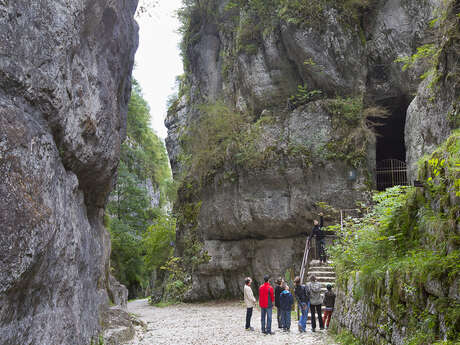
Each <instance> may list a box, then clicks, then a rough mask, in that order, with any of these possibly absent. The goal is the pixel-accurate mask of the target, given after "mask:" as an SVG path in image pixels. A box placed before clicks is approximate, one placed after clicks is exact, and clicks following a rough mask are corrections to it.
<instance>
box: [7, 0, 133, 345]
mask: <svg viewBox="0 0 460 345" xmlns="http://www.w3.org/2000/svg"><path fill="white" fill-rule="evenodd" d="M136 5H137V1H136V0H129V1H123V2H111V1H105V0H100V1H86V0H81V1H73V2H71V3H69V2H67V1H22V0H19V1H13V2H12V1H6V2H0V32H1V33H2V40H1V42H0V52H1V54H0V76H1V77H0V104H1V107H0V113H1V115H0V133H1V137H0V179H1V181H2V183H1V185H0V224H1V231H0V251H1V253H2V254H1V255H0V266H1V267H2V269H1V272H0V343H2V344H11V345H13V344H87V343H89V341H90V338H91V337H92V336H95V335H96V334H97V332H98V330H99V327H100V326H99V324H100V322H99V321H100V320H99V317H100V312H101V310H102V309H103V308H104V307H105V306H107V304H108V296H107V289H108V290H110V289H111V288H110V279H109V269H108V268H109V267H108V259H109V252H110V240H109V238H108V234H107V232H106V230H105V229H104V226H103V223H102V221H103V214H104V207H105V203H106V199H107V195H108V193H109V191H110V190H111V187H112V183H113V178H114V174H115V171H116V168H117V165H118V159H119V150H120V143H121V141H122V140H123V138H124V136H125V120H126V119H125V117H126V111H127V102H128V99H129V94H130V85H131V83H130V75H131V69H132V66H133V59H134V52H135V50H136V47H137V25H136V23H135V22H134V20H133V16H134V11H135V9H136ZM112 295H113V298H115V296H117V293H116V292H115V291H113V293H112Z"/></svg>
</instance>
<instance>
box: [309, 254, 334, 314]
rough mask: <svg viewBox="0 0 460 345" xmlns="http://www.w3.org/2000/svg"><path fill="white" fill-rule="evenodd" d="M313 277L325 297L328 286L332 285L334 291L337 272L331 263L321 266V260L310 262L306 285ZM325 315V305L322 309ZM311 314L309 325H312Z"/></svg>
mask: <svg viewBox="0 0 460 345" xmlns="http://www.w3.org/2000/svg"><path fill="white" fill-rule="evenodd" d="M311 275H314V276H316V281H317V282H318V283H320V284H321V293H322V294H323V296H324V292H326V290H327V289H326V286H327V284H331V285H332V286H333V289H334V283H335V272H334V268H333V267H332V265H331V262H330V261H328V262H327V264H320V262H319V260H312V261H310V266H309V269H308V274H307V276H305V281H304V282H305V283H308V282H309V278H310V276H311ZM322 309H323V313H322V315H323V314H324V305H323V307H322ZM310 318H311V315H310V312H308V321H307V323H310Z"/></svg>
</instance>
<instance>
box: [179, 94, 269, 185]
mask: <svg viewBox="0 0 460 345" xmlns="http://www.w3.org/2000/svg"><path fill="white" fill-rule="evenodd" d="M200 109H201V112H202V113H201V117H200V119H199V120H198V121H197V122H195V123H193V124H192V125H190V126H189V128H188V131H187V133H186V134H184V135H183V136H182V138H181V144H182V148H183V150H184V155H183V156H181V160H182V163H183V164H184V165H185V166H187V167H188V168H189V169H188V173H189V175H190V176H194V177H196V178H197V179H198V181H199V182H200V183H201V182H205V181H206V180H207V179H209V178H211V177H212V176H213V175H214V174H215V173H216V172H217V171H218V170H220V169H222V167H223V165H224V163H225V162H232V163H234V164H236V165H244V164H246V163H248V164H250V163H251V162H254V161H256V160H257V159H258V157H260V155H261V153H260V152H258V150H257V147H256V142H257V138H258V136H259V133H260V127H259V126H257V125H252V120H251V118H250V117H249V116H248V115H246V114H243V113H239V112H236V111H233V110H231V109H230V108H229V107H228V106H226V105H225V104H223V103H220V102H217V103H214V104H208V105H203V106H201V108H200Z"/></svg>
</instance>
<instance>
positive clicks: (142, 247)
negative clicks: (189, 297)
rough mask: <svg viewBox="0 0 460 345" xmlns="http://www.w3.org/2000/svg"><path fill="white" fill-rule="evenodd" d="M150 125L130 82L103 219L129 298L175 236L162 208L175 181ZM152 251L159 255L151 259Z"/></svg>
mask: <svg viewBox="0 0 460 345" xmlns="http://www.w3.org/2000/svg"><path fill="white" fill-rule="evenodd" d="M149 122H150V114H149V108H148V106H147V103H146V101H145V100H144V99H143V97H142V92H141V89H140V87H139V85H138V84H137V82H136V81H134V82H133V90H132V95H131V100H130V103H129V106H128V118H127V138H126V141H125V142H124V143H123V144H122V147H121V160H120V164H119V166H118V180H117V184H116V186H115V188H114V190H113V191H112V193H111V195H110V198H109V203H108V205H107V209H106V211H107V213H106V217H105V219H104V221H105V225H106V226H107V228H108V230H109V233H110V237H111V241H112V251H111V266H112V271H113V274H114V276H115V277H116V278H117V279H118V281H120V282H121V283H122V284H124V285H126V287H127V288H128V291H129V297H130V298H135V297H137V296H138V295H139V294H140V293H141V292H142V291H143V290H145V289H146V288H147V286H148V283H149V277H150V274H151V272H152V270H153V269H154V268H155V267H159V266H160V265H162V264H163V263H164V262H165V261H166V259H167V257H165V256H166V253H168V254H169V253H170V251H171V246H170V242H171V241H172V240H170V241H168V242H167V243H166V240H165V237H167V236H168V235H169V237H171V231H172V233H173V232H174V230H171V227H172V226H173V225H172V224H173V220H171V219H169V218H168V217H166V216H165V215H164V211H163V209H162V207H163V205H164V204H165V203H166V202H168V201H169V200H171V199H172V198H173V194H174V183H173V182H172V177H171V171H170V168H169V162H168V157H167V154H166V149H165V147H164V144H163V142H162V141H161V140H160V139H159V138H158V137H157V136H156V134H155V133H154V132H153V130H152V129H151V128H150V125H149ZM148 184H151V185H152V186H153V187H154V188H155V189H156V190H158V191H159V193H160V204H159V205H158V207H152V205H151V200H150V196H149V193H148V189H147V188H148V186H147V185H148ZM155 231H158V234H156V233H155ZM150 246H152V247H150ZM155 251H158V257H156V259H153V257H155V254H154V252H155ZM146 253H148V254H147V256H146Z"/></svg>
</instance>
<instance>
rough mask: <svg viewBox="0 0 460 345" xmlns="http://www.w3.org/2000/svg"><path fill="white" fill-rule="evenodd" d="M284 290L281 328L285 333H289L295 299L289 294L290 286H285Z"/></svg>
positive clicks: (281, 307)
mask: <svg viewBox="0 0 460 345" xmlns="http://www.w3.org/2000/svg"><path fill="white" fill-rule="evenodd" d="M283 287H284V290H283V292H281V294H280V310H281V325H282V326H281V327H282V328H283V330H284V331H285V332H289V330H290V328H291V309H292V305H293V304H294V297H292V294H291V293H290V292H289V285H287V284H284V286H283Z"/></svg>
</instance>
